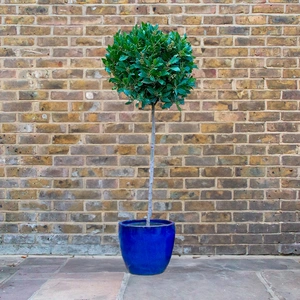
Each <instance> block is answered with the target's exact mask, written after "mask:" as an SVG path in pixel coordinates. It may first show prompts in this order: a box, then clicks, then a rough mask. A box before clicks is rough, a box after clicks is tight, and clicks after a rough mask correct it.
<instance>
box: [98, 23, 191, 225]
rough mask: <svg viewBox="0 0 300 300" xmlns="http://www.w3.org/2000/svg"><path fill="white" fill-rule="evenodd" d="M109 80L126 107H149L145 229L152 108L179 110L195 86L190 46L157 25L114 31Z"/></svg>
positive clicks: (108, 57)
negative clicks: (149, 123)
mask: <svg viewBox="0 0 300 300" xmlns="http://www.w3.org/2000/svg"><path fill="white" fill-rule="evenodd" d="M102 60H103V63H104V65H105V70H106V71H107V72H108V74H110V75H111V78H110V79H109V81H110V82H111V83H113V85H114V86H113V89H115V90H117V92H118V93H122V92H123V93H124V94H125V95H126V96H127V97H128V102H126V104H131V103H132V102H134V101H136V105H137V106H139V107H140V108H141V109H144V108H145V107H146V106H148V105H150V106H151V121H152V131H151V150H150V170H149V195H148V213H147V222H146V224H147V226H150V218H151V215H152V191H153V179H154V150H155V106H156V104H157V103H158V102H160V103H161V104H162V105H161V107H162V109H168V108H170V107H171V106H172V105H173V104H175V105H176V106H177V108H178V109H179V110H181V109H180V105H182V104H184V99H185V98H186V96H187V95H188V94H189V93H190V91H191V90H192V88H193V87H194V85H195V78H193V77H192V71H193V69H194V68H196V65H195V63H194V56H193V55H192V47H191V44H190V43H189V42H188V41H187V37H186V36H185V35H184V36H183V37H181V36H180V35H179V34H178V32H174V31H173V32H170V33H163V32H162V31H161V30H159V29H158V25H155V26H153V25H151V24H149V23H146V24H145V23H142V24H141V25H140V26H138V25H136V26H134V27H133V29H132V31H131V32H129V33H126V32H121V31H119V32H117V33H116V34H115V36H114V43H113V44H112V45H109V46H108V47H107V53H106V56H105V58H103V59H102Z"/></svg>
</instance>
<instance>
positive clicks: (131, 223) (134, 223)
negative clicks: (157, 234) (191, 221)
mask: <svg viewBox="0 0 300 300" xmlns="http://www.w3.org/2000/svg"><path fill="white" fill-rule="evenodd" d="M138 223H140V224H138ZM119 224H120V225H121V226H124V227H145V228H146V227H147V226H146V219H140V220H136V219H132V220H124V221H120V222H119ZM173 224H175V223H174V222H173V221H170V220H164V219H151V220H150V228H151V227H152V228H153V227H166V226H170V225H173Z"/></svg>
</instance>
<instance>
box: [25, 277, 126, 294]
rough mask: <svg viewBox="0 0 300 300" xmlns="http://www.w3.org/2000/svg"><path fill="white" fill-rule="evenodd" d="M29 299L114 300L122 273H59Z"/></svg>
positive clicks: (119, 286)
mask: <svg viewBox="0 0 300 300" xmlns="http://www.w3.org/2000/svg"><path fill="white" fill-rule="evenodd" d="M59 275H60V276H59V277H57V278H53V279H49V280H48V281H47V282H46V283H45V284H44V285H43V286H42V287H41V288H40V289H39V290H38V291H37V292H36V293H35V294H34V295H33V296H32V297H31V298H30V300H87V299H88V300H116V299H117V296H118V293H119V290H120V288H121V283H122V280H123V276H124V273H104V272H103V273H97V274H95V273H92V274H91V273H80V274H75V276H74V275H73V274H66V273H60V274H59Z"/></svg>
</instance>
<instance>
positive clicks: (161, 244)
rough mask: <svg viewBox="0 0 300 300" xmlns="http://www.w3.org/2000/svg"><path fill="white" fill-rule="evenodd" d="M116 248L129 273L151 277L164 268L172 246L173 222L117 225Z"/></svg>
mask: <svg viewBox="0 0 300 300" xmlns="http://www.w3.org/2000/svg"><path fill="white" fill-rule="evenodd" d="M119 240H120V248H121V253H122V257H123V260H124V263H125V265H126V268H127V269H128V271H129V272H130V273H131V274H136V275H155V274H160V273H163V272H164V271H165V269H166V268H167V266H168V264H169V262H170V259H171V256H172V251H173V247H174V240H175V223H174V222H172V221H168V220H151V222H150V227H147V226H146V220H126V221H122V222H119Z"/></svg>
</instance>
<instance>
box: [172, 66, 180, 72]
mask: <svg viewBox="0 0 300 300" xmlns="http://www.w3.org/2000/svg"><path fill="white" fill-rule="evenodd" d="M170 69H171V70H173V71H175V72H180V69H179V67H171V68H170Z"/></svg>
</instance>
